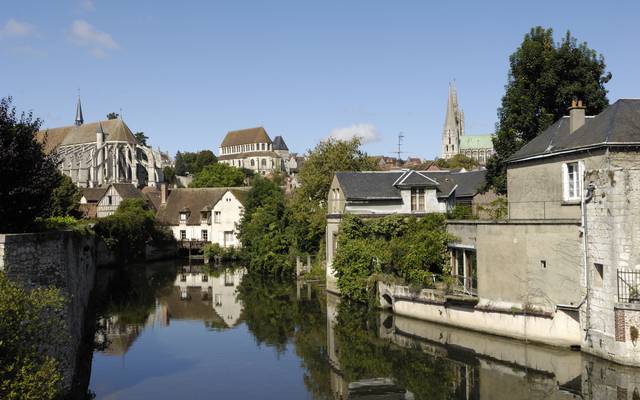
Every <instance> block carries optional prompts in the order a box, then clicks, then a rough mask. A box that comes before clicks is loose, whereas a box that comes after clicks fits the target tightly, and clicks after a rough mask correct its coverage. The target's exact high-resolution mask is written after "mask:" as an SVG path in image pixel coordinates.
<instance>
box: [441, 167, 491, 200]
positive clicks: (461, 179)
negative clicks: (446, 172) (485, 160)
mask: <svg viewBox="0 0 640 400" xmlns="http://www.w3.org/2000/svg"><path fill="white" fill-rule="evenodd" d="M450 176H451V179H453V180H454V181H455V182H456V184H457V185H458V187H457V188H456V197H472V196H475V195H476V194H478V192H479V191H480V189H482V187H483V186H484V184H485V178H486V176H487V171H486V170H480V171H469V172H461V173H453V174H451V175H450Z"/></svg>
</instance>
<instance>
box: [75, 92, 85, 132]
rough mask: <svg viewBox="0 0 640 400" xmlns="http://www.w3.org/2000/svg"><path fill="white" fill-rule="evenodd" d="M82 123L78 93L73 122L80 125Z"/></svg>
mask: <svg viewBox="0 0 640 400" xmlns="http://www.w3.org/2000/svg"><path fill="white" fill-rule="evenodd" d="M83 123H84V118H83V117H82V104H80V95H78V105H77V106H76V120H75V124H76V125H77V126H80V125H82V124H83Z"/></svg>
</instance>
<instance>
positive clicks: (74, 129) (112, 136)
mask: <svg viewBox="0 0 640 400" xmlns="http://www.w3.org/2000/svg"><path fill="white" fill-rule="evenodd" d="M100 125H102V129H103V130H104V133H105V138H104V140H105V142H108V141H119V142H127V143H137V141H136V138H135V136H133V133H131V130H130V129H129V127H128V126H127V124H125V123H124V121H123V120H121V119H109V120H106V121H97V122H91V123H87V124H82V125H80V126H76V125H70V126H63V127H60V128H48V129H43V130H41V131H40V132H38V133H37V134H36V139H37V140H38V142H40V143H43V144H44V150H45V152H46V153H51V152H52V151H53V150H55V149H56V148H57V147H58V146H65V145H72V144H83V143H95V141H96V132H97V131H98V129H99V128H100Z"/></svg>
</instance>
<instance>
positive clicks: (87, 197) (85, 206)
mask: <svg viewBox="0 0 640 400" xmlns="http://www.w3.org/2000/svg"><path fill="white" fill-rule="evenodd" d="M107 189H108V187H106V186H103V187H96V188H82V189H80V206H79V207H78V209H79V210H80V212H81V213H82V216H83V217H85V218H97V217H98V202H99V201H100V200H102V197H103V196H104V195H105V193H107Z"/></svg>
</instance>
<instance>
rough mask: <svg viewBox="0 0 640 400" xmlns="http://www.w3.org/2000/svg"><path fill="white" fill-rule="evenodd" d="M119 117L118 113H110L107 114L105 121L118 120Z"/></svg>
mask: <svg viewBox="0 0 640 400" xmlns="http://www.w3.org/2000/svg"><path fill="white" fill-rule="evenodd" d="M119 116H120V114H118V113H114V112H110V113H109V114H107V119H118V117H119Z"/></svg>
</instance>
